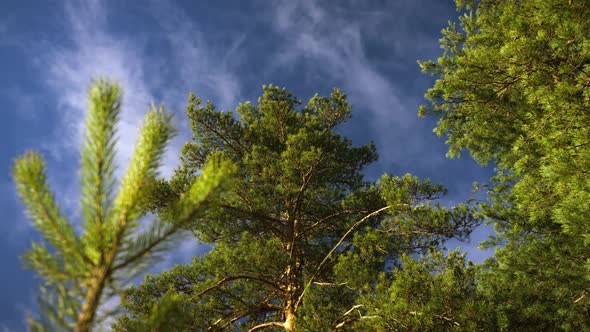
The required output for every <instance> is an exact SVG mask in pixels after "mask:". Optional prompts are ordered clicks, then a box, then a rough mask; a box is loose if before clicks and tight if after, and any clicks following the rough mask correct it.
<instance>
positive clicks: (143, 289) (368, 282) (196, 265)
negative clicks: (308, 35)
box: [115, 86, 478, 331]
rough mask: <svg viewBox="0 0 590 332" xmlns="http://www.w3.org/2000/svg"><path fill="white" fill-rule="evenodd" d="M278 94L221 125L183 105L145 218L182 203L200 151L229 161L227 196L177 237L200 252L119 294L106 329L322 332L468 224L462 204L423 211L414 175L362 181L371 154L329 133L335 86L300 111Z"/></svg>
mask: <svg viewBox="0 0 590 332" xmlns="http://www.w3.org/2000/svg"><path fill="white" fill-rule="evenodd" d="M300 105H301V102H300V101H299V100H297V99H296V98H295V97H294V96H293V95H292V94H290V93H289V92H287V91H286V90H285V89H281V88H277V87H275V86H268V87H265V88H264V93H263V96H262V97H261V98H259V100H258V104H257V105H253V104H251V103H243V104H240V105H239V106H238V107H237V109H236V112H237V114H238V116H234V115H233V114H232V113H231V112H221V111H218V110H216V109H215V108H214V106H213V105H212V104H211V103H207V104H206V105H204V106H203V105H201V102H200V100H199V99H197V98H195V97H194V96H192V95H191V97H190V100H189V105H188V108H187V114H188V117H189V119H190V122H191V128H192V131H193V134H194V136H193V139H192V140H191V141H190V142H189V143H187V144H186V145H185V147H184V149H183V155H182V161H183V167H182V168H181V169H179V170H178V172H177V174H176V176H175V177H174V178H173V179H172V180H171V181H170V182H169V183H160V186H159V191H158V192H159V194H158V195H156V197H157V199H156V200H155V201H154V202H152V206H153V207H154V208H155V209H156V210H157V209H161V208H165V207H166V206H168V205H169V204H172V203H173V202H174V200H175V199H176V198H175V197H179V196H181V195H182V192H183V190H185V189H184V188H185V186H184V185H183V182H184V181H186V180H187V179H190V178H191V177H192V176H194V174H196V173H195V171H197V170H198V169H200V168H201V167H202V165H203V163H204V162H205V160H207V158H208V157H209V156H210V155H211V154H212V153H219V152H222V153H223V154H224V155H225V156H226V157H228V158H230V159H231V160H233V161H234V162H235V163H236V164H237V165H238V172H237V174H236V176H235V177H234V179H233V181H232V185H231V188H229V189H228V190H227V191H226V192H224V194H223V195H221V196H220V197H219V198H218V200H217V201H215V202H213V203H212V204H211V205H209V206H208V209H207V210H206V212H205V214H203V215H200V216H199V217H198V218H196V219H194V220H193V222H192V224H191V227H192V229H193V232H194V234H195V235H196V236H197V237H198V238H199V239H200V240H201V241H203V242H207V243H214V246H213V249H212V250H211V251H210V252H209V253H207V254H205V255H203V256H202V257H198V258H195V259H194V260H193V263H192V264H190V265H178V266H175V267H174V268H172V269H171V270H170V271H167V272H164V273H162V274H160V275H157V276H149V277H147V278H146V280H145V281H144V282H143V283H142V284H141V285H140V286H138V287H136V288H132V289H131V290H130V291H128V293H127V296H125V297H124V299H123V300H124V305H125V307H126V308H127V310H128V311H127V313H126V315H125V316H123V317H121V318H120V319H119V320H118V322H117V323H116V325H115V330H119V331H139V330H142V329H144V330H145V329H146V326H150V328H154V329H155V327H153V326H157V324H158V319H159V318H157V319H155V320H154V324H153V325H145V324H146V322H149V321H150V320H151V319H152V317H160V316H159V315H160V313H163V312H165V311H166V310H168V309H166V308H167V307H165V308H161V307H160V306H159V305H158V303H161V301H163V303H165V306H168V304H169V303H173V307H174V309H173V310H169V311H168V312H169V313H170V319H171V320H173V319H174V316H175V315H176V314H179V313H181V314H182V315H189V316H188V317H186V316H184V317H183V318H182V321H183V323H184V324H185V325H184V326H183V328H182V330H197V331H206V330H216V331H217V330H232V331H235V330H249V329H252V330H258V329H263V328H264V329H268V330H287V331H292V330H294V329H297V330H304V331H331V330H333V329H334V328H337V326H339V325H346V326H347V327H348V326H349V325H350V324H352V323H353V322H348V318H349V316H348V315H347V314H346V313H347V312H348V311H349V310H350V309H351V308H352V307H354V306H355V305H357V304H358V301H361V300H362V299H363V298H364V296H365V295H366V294H369V293H371V292H373V291H374V288H375V280H376V279H375V278H376V277H378V276H379V275H382V274H387V275H390V274H391V273H393V272H392V271H393V269H394V268H395V267H396V266H397V265H398V264H399V258H400V255H402V254H403V253H414V252H417V251H421V250H426V249H429V248H436V247H438V246H439V245H440V244H441V243H442V242H443V241H444V240H446V239H448V238H450V237H453V236H458V237H462V236H465V235H467V234H468V233H469V231H470V230H471V229H472V227H473V226H474V225H476V224H477V222H478V220H477V219H474V218H472V216H471V211H470V210H469V209H468V208H467V207H465V206H459V207H457V208H454V209H448V208H445V207H442V206H439V205H438V204H436V203H435V201H436V200H437V199H438V198H440V197H442V196H443V195H444V194H445V193H446V191H445V190H444V189H443V188H442V187H441V186H438V185H433V184H431V183H430V182H428V181H420V180H419V179H417V178H416V177H413V176H410V175H406V176H403V177H395V176H389V175H386V176H384V177H383V178H382V179H381V180H379V181H377V182H370V181H366V180H364V179H363V176H362V173H361V170H362V169H363V168H364V167H365V166H366V165H368V164H369V163H371V162H373V161H375V160H376V158H377V154H376V152H375V147H374V146H373V145H372V144H370V145H365V146H360V147H354V146H353V145H352V143H351V141H350V140H349V139H347V138H345V137H342V136H341V135H340V134H338V133H337V131H336V129H337V127H338V125H340V124H342V123H343V122H345V121H346V120H347V119H348V118H350V114H351V113H350V112H351V110H350V105H349V104H348V103H347V101H346V98H345V95H344V94H342V93H341V92H340V91H338V90H334V92H333V93H332V94H331V95H330V96H329V97H320V96H314V97H313V98H312V99H311V100H310V101H309V103H308V104H307V105H305V106H303V107H302V106H300Z"/></svg>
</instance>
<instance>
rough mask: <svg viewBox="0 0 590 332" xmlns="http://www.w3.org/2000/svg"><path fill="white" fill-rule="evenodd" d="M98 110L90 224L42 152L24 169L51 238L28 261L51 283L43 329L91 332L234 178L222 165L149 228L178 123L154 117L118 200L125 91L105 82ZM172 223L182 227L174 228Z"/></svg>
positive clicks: (33, 204)
mask: <svg viewBox="0 0 590 332" xmlns="http://www.w3.org/2000/svg"><path fill="white" fill-rule="evenodd" d="M88 107H89V110H88V116H87V119H86V132H85V137H84V142H83V145H82V149H81V172H80V173H81V186H82V190H81V196H82V197H81V200H80V203H81V216H82V218H83V222H82V223H81V225H79V224H76V223H73V222H71V221H70V220H68V218H67V217H66V216H65V215H64V213H63V212H62V211H61V210H60V208H59V204H58V203H57V201H56V199H55V198H54V195H53V193H52V192H51V190H50V188H49V185H48V183H47V176H46V173H45V162H44V160H43V159H42V157H41V156H40V155H39V154H37V153H35V152H27V153H26V154H24V155H23V156H21V157H19V158H18V159H17V160H16V161H15V163H14V168H13V174H14V180H15V183H16V186H17V190H18V193H19V195H20V197H21V199H22V202H23V203H24V205H25V207H26V211H27V213H28V215H29V217H30V219H31V220H32V221H33V225H34V227H35V228H36V229H37V230H38V231H39V232H40V233H41V235H42V241H40V242H34V243H33V245H32V248H31V249H30V250H28V251H27V252H26V253H25V255H24V257H23V258H24V261H25V263H26V266H27V267H28V268H31V269H34V270H35V271H36V273H37V274H38V275H39V276H40V277H41V278H42V280H43V282H42V284H41V285H40V293H41V294H40V296H39V297H38V299H39V316H40V317H37V318H34V317H31V319H30V328H31V330H33V331H59V330H64V331H71V330H75V331H77V332H85V331H89V330H90V328H91V327H92V326H93V324H95V323H96V322H97V321H98V320H99V319H100V318H99V317H97V313H98V309H99V306H100V305H101V304H102V303H104V302H105V301H107V300H108V299H109V298H111V297H113V296H115V295H117V294H119V293H120V291H121V289H122V287H124V286H126V285H127V283H128V282H129V280H131V279H133V278H134V277H136V276H138V274H139V273H141V272H142V271H143V269H144V268H145V267H146V266H149V265H150V264H151V263H152V262H153V259H154V258H155V257H157V256H155V254H157V253H158V252H161V251H162V250H163V249H165V246H164V245H165V244H166V243H167V242H169V240H171V239H172V238H173V237H174V235H175V234H178V232H177V231H178V230H179V228H180V227H181V226H182V224H183V222H184V221H185V220H187V219H190V218H192V217H193V215H194V214H195V213H197V212H198V207H199V204H200V203H202V202H203V201H204V200H205V199H206V198H208V197H209V196H210V195H211V194H212V193H213V191H214V189H216V188H217V187H219V186H220V183H221V179H222V177H223V176H224V172H225V171H229V170H231V166H230V164H228V162H227V161H223V160H221V159H219V158H217V159H218V160H214V161H212V162H211V163H210V164H208V165H207V166H204V168H203V171H202V174H201V175H200V176H199V177H198V179H197V181H195V182H193V183H191V184H190V190H189V191H188V192H187V193H186V194H185V195H184V196H183V197H182V198H181V199H179V200H178V202H177V204H176V206H175V209H174V211H173V210H169V211H168V212H167V213H166V211H162V213H161V218H158V219H156V220H154V221H153V222H151V223H149V224H146V225H141V224H140V222H139V221H140V219H142V217H143V216H144V215H145V212H146V204H147V202H148V201H149V200H148V198H149V197H150V192H151V191H152V189H153V188H155V183H156V176H157V169H158V166H159V164H160V161H161V157H162V154H163V152H164V148H165V146H166V142H167V141H168V140H169V139H170V138H171V137H172V135H173V133H174V130H173V127H172V125H171V120H172V118H171V115H170V114H168V113H165V112H164V110H163V109H162V108H160V109H156V108H153V109H152V110H151V111H150V112H149V113H147V115H146V117H145V120H144V123H143V126H142V127H141V130H140V135H139V140H138V142H137V144H136V147H135V152H134V154H133V156H132V158H131V160H130V162H129V166H128V168H127V170H126V173H125V175H124V177H123V178H122V180H121V181H120V185H119V190H118V192H117V193H116V194H115V193H114V188H115V179H114V175H113V173H114V167H115V166H114V162H113V161H114V158H115V143H116V124H117V121H118V119H119V114H120V107H121V89H120V87H119V86H118V85H117V84H114V83H110V82H108V81H105V80H99V81H96V82H95V83H93V84H92V86H91V87H90V91H89V94H88ZM172 220H174V223H170V222H169V221H172ZM78 226H81V228H82V231H81V232H77V229H78ZM107 314H108V313H107Z"/></svg>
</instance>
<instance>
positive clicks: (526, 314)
mask: <svg viewBox="0 0 590 332" xmlns="http://www.w3.org/2000/svg"><path fill="white" fill-rule="evenodd" d="M457 6H458V8H459V9H467V13H465V14H464V15H463V16H462V17H461V18H460V25H459V26H457V25H456V24H454V23H451V24H450V25H449V27H448V28H447V29H445V30H443V34H444V37H443V38H442V39H441V47H442V48H443V49H444V55H443V56H442V57H440V58H439V59H438V60H437V61H436V62H434V61H427V62H423V63H421V65H422V68H423V70H424V71H425V72H428V73H430V74H433V75H434V76H436V77H437V81H436V83H435V84H434V86H433V87H432V88H431V89H430V90H429V91H428V93H427V95H426V97H427V98H428V99H430V101H431V105H430V106H429V107H427V106H424V107H422V109H421V114H435V115H437V116H439V117H440V120H439V122H438V126H437V127H436V129H435V131H436V132H437V133H438V134H439V135H441V136H443V135H444V136H446V137H447V143H448V144H449V154H450V155H451V156H455V155H458V154H459V153H460V151H461V150H463V149H466V150H467V151H469V153H471V155H472V156H473V157H474V158H475V159H476V160H477V161H478V162H480V163H482V164H486V163H488V162H494V163H495V164H496V165H497V171H498V174H497V176H495V177H494V178H493V179H492V180H491V182H490V184H488V185H487V186H482V187H481V188H482V189H484V190H486V191H487V193H488V197H489V201H488V202H486V203H484V204H482V205H481V208H482V215H483V216H485V217H486V218H487V219H488V221H489V222H490V223H493V224H494V227H495V229H496V231H497V233H498V234H497V236H496V237H494V238H492V239H491V240H490V241H488V242H487V243H484V245H486V246H494V245H500V248H499V249H498V251H497V253H496V255H495V258H494V259H493V260H491V261H489V262H488V263H487V273H483V274H482V276H481V277H482V280H481V281H480V282H481V288H482V290H483V291H484V292H486V293H487V294H488V298H489V299H490V301H492V300H493V304H492V305H493V306H494V307H495V308H497V309H498V310H497V317H496V318H497V321H498V324H499V326H501V327H502V328H503V329H506V330H519V331H522V330H531V331H539V330H583V329H588V328H589V327H590V321H588V317H590V294H589V291H590V289H589V288H588V277H589V276H590V223H589V222H588V220H590V204H588V202H589V201H590V176H588V174H589V173H590V126H589V124H590V112H588V109H589V108H590V89H589V87H590V44H589V43H588V40H589V39H590V3H588V2H587V1H575V0H574V1H571V0H528V1H517V0H507V1H492V0H485V1H484V0H482V1H464V0H463V1H457Z"/></svg>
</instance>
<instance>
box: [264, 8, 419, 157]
mask: <svg viewBox="0 0 590 332" xmlns="http://www.w3.org/2000/svg"><path fill="white" fill-rule="evenodd" d="M273 14H274V15H273V16H272V24H273V26H274V27H276V29H277V32H278V33H279V34H281V35H282V36H284V37H285V39H287V40H288V41H287V42H286V43H285V45H286V46H285V47H284V48H283V49H282V51H280V54H279V55H278V56H277V58H278V59H280V60H279V64H277V65H276V66H277V67H276V68H280V67H285V66H289V65H292V64H293V63H295V62H297V61H300V60H303V61H306V62H309V63H310V64H314V65H315V66H316V68H321V70H322V72H323V73H324V74H325V75H327V76H329V77H331V79H332V80H335V81H336V82H339V84H342V85H343V88H344V89H345V91H346V92H348V93H349V95H350V97H351V102H352V103H353V105H364V106H365V107H366V108H367V109H368V111H369V112H370V117H369V118H370V121H371V123H370V125H371V126H372V127H373V128H374V129H375V132H376V133H377V134H378V135H379V137H376V139H377V141H378V143H381V144H380V145H384V144H383V143H385V142H387V141H388V140H389V139H390V138H391V136H389V135H390V134H391V132H392V129H394V130H407V129H408V128H409V127H411V125H412V124H413V123H415V122H416V116H415V113H414V112H408V108H407V107H405V106H404V103H403V102H402V101H401V98H400V96H399V95H398V92H397V89H396V87H395V86H394V84H393V83H392V82H391V81H390V80H389V79H388V78H387V76H386V75H384V74H382V73H380V72H379V71H378V70H377V69H376V68H375V67H374V66H373V65H372V64H371V62H370V61H369V59H367V56H366V54H365V50H364V47H363V37H362V34H361V23H362V22H360V23H359V22H358V21H346V20H345V19H343V18H340V17H338V18H337V17H334V16H330V15H329V13H327V12H326V10H325V9H324V8H322V7H320V5H319V3H318V2H314V1H302V2H282V3H280V4H278V5H276V6H275V7H274V12H273ZM384 157H385V159H387V160H389V161H391V160H394V159H395V157H398V156H397V155H396V156H394V155H391V153H390V152H386V154H385V155H384Z"/></svg>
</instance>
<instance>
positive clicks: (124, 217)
mask: <svg viewBox="0 0 590 332" xmlns="http://www.w3.org/2000/svg"><path fill="white" fill-rule="evenodd" d="M456 3H457V8H458V10H459V11H460V12H461V13H462V15H461V17H460V18H459V22H458V23H455V22H450V23H449V26H448V27H447V28H446V29H444V30H443V38H442V39H441V47H442V49H443V50H444V54H443V55H442V56H441V57H439V58H438V59H437V60H435V61H424V62H420V65H421V67H422V69H423V71H424V72H426V73H429V74H431V75H433V76H434V77H435V80H436V81H435V83H434V84H433V86H432V87H431V88H430V89H429V90H428V92H427V93H426V98H427V99H428V100H429V104H428V105H424V106H422V107H421V108H420V111H419V114H420V115H421V116H434V117H437V118H438V119H439V121H438V124H437V126H436V128H435V132H436V133H437V134H439V135H440V136H445V137H446V138H447V144H448V145H449V153H448V155H449V156H451V157H454V156H458V155H459V154H460V153H461V152H464V151H466V152H468V153H469V154H471V156H472V157H473V158H474V159H475V160H476V161H478V162H479V163H481V164H488V163H492V164H493V165H495V166H496V170H497V174H496V175H495V176H494V177H492V178H491V179H490V181H489V183H484V184H476V189H477V190H480V191H481V192H482V193H483V194H484V195H482V196H483V197H485V198H484V199H483V200H481V201H475V200H473V201H471V202H469V204H467V205H464V204H459V205H457V206H453V207H448V206H443V205H441V204H440V202H441V200H440V199H441V198H443V197H444V195H445V194H446V190H445V189H444V187H443V186H441V185H436V184H432V183H431V182H430V181H428V180H420V179H418V178H417V177H415V176H412V175H409V174H407V175H403V176H393V175H389V174H385V175H383V176H382V177H381V178H380V179H379V180H378V181H370V180H367V179H366V178H364V176H363V170H364V168H365V167H366V166H367V165H370V164H371V163H372V162H374V161H376V160H377V152H376V149H375V146H374V145H373V144H368V145H363V146H354V145H353V144H352V142H351V141H350V140H349V139H348V138H346V137H343V136H342V135H341V134H340V133H339V126H340V125H342V124H343V123H344V122H346V121H347V120H348V119H349V118H350V117H351V106H350V105H349V104H348V102H347V100H346V96H345V95H344V94H343V93H341V92H340V91H339V90H337V89H334V91H333V92H332V94H331V95H330V96H325V97H322V96H318V95H316V96H314V97H313V98H311V99H310V100H309V102H308V103H307V104H305V105H304V104H303V103H302V102H301V101H300V100H298V99H297V98H296V97H295V96H293V95H292V94H291V93H289V92H288V91H287V90H286V89H284V88H278V87H276V86H272V85H270V86H264V87H263V94H262V96H261V97H260V98H259V99H258V101H257V103H255V104H253V103H250V102H246V103H242V104H239V105H238V106H237V107H236V109H235V112H233V111H220V110H217V109H216V108H215V107H214V106H213V104H212V103H210V102H208V103H206V104H202V103H201V100H200V99H199V98H196V97H195V96H194V95H192V94H191V96H190V98H189V102H188V106H187V117H188V120H189V121H190V126H191V130H192V134H193V136H192V138H191V140H190V141H189V142H187V143H186V144H185V146H184V148H183V151H182V155H181V157H180V159H181V166H180V167H179V168H178V169H177V170H176V171H175V173H174V175H173V176H172V177H171V178H170V179H156V176H157V172H156V171H157V166H158V164H159V160H160V157H161V155H162V151H163V149H164V146H165V144H166V142H167V140H168V139H169V138H170V136H171V135H172V134H173V130H172V126H171V124H170V116H169V115H168V114H166V113H164V112H163V111H162V110H156V109H154V110H152V111H150V112H149V113H148V114H147V116H146V121H145V124H144V126H143V129H142V131H141V134H140V139H139V143H138V144H137V147H136V152H135V154H134V156H133V157H132V159H131V162H130V166H129V168H128V170H127V172H126V174H125V176H124V177H123V179H122V180H121V182H120V189H119V191H118V193H117V194H116V195H115V194H114V193H113V189H114V186H115V181H114V177H113V169H114V168H113V167H114V166H113V159H114V153H115V152H114V142H115V125H116V122H117V119H118V115H119V108H120V103H121V100H120V88H119V87H118V86H117V85H114V84H111V83H108V82H106V81H98V82H96V83H95V84H94V85H93V86H92V87H91V89H90V93H89V115H88V120H87V125H86V136H85V141H84V144H83V147H82V162H81V167H82V169H81V177H82V181H81V182H82V191H81V196H82V197H81V207H82V218H83V221H82V223H81V227H76V226H75V224H74V223H71V222H70V221H68V219H67V218H66V216H65V215H64V214H63V213H62V212H61V211H60V209H59V206H58V205H57V203H56V201H55V199H54V197H53V194H52V193H51V192H50V190H49V187H48V185H47V181H46V175H45V171H44V162H43V160H42V159H41V157H40V156H39V155H38V154H36V153H33V152H29V153H27V154H25V155H24V156H22V157H20V158H18V159H17V160H16V162H15V165H14V170H13V171H14V177H15V182H16V184H17V189H18V192H19V194H20V196H21V198H22V200H23V202H24V204H25V207H26V210H27V212H28V213H29V215H30V218H31V219H32V220H33V223H34V225H35V227H36V228H37V229H38V230H39V232H40V233H41V235H42V237H43V241H42V242H40V243H34V244H33V246H32V248H31V250H29V251H28V252H27V253H26V254H25V255H24V260H25V262H26V264H27V266H28V267H30V268H33V269H35V270H36V271H37V273H38V274H39V276H40V277H41V278H42V280H43V283H42V285H41V296H40V298H39V304H40V310H39V315H35V318H34V319H33V318H32V319H31V328H32V329H33V330H72V329H75V330H76V331H88V330H89V329H90V328H91V327H93V326H97V324H98V323H99V322H100V319H101V318H102V316H101V317H99V315H98V314H97V313H98V312H99V311H98V308H99V305H100V304H103V303H104V302H105V301H106V300H108V299H109V298H110V297H112V296H115V295H121V301H122V309H123V310H122V311H120V312H119V313H121V314H120V315H119V316H118V317H117V319H116V321H115V322H114V323H113V325H112V328H113V329H114V330H116V331H257V330H270V331H295V330H297V331H339V330H341V331H449V330H455V331H558V330H563V331H590V111H589V110H590V89H589V88H590V3H589V2H588V1H584V0H526V1H521V0H505V1H495V0H479V1H474V0H471V1H469V0H457V1H456ZM149 212H151V213H152V214H153V216H154V221H153V222H152V223H150V224H149V225H141V224H142V223H140V221H143V220H145V219H144V218H143V217H144V216H145V215H146V214H148V213H149ZM484 221H485V222H487V223H488V224H490V225H493V227H494V229H495V234H494V235H493V236H490V238H489V240H487V241H485V242H483V243H482V244H481V245H482V246H483V247H496V252H495V255H494V256H493V257H492V258H490V259H488V260H487V261H486V262H485V263H483V264H477V265H476V264H473V263H471V262H469V261H467V260H466V259H465V254H464V253H461V252H460V251H459V250H457V251H451V252H446V253H445V252H444V251H443V250H441V249H442V248H443V247H444V244H445V241H446V240H448V239H450V238H459V239H464V238H467V237H468V236H469V234H470V232H471V231H472V230H473V228H474V227H477V226H478V225H479V224H480V223H481V222H484ZM140 230H141V231H144V233H141V232H140ZM183 230H186V231H190V232H192V234H193V235H194V237H195V238H196V239H197V242H198V244H206V245H208V246H209V247H210V248H211V250H210V251H208V252H207V253H205V254H203V255H201V256H199V257H194V258H193V261H192V263H191V264H184V265H176V266H174V267H172V268H171V269H169V270H167V271H164V272H162V273H160V274H157V275H148V276H146V277H145V279H144V280H143V282H141V283H140V284H138V285H135V286H132V287H129V288H125V287H126V286H128V281H129V279H130V278H133V277H135V276H137V275H138V274H139V273H141V272H142V271H144V268H145V267H146V266H150V262H151V259H153V258H154V257H155V256H154V252H156V253H157V251H161V250H163V249H164V248H165V247H163V246H162V244H166V243H172V244H174V243H177V242H175V240H174V239H175V237H174V235H176V234H179V233H180V232H182V231H183ZM195 245H197V243H196V244H195ZM104 316H108V313H105V315H104Z"/></svg>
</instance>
